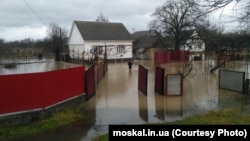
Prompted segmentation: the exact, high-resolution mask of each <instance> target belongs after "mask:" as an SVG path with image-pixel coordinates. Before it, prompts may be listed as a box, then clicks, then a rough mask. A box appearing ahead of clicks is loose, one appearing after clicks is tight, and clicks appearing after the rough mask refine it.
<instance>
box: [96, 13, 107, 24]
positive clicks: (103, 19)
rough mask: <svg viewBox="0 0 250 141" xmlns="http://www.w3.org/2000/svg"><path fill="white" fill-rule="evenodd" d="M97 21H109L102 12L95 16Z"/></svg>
mask: <svg viewBox="0 0 250 141" xmlns="http://www.w3.org/2000/svg"><path fill="white" fill-rule="evenodd" d="M96 21H97V22H109V20H108V18H106V17H105V16H104V15H103V14H102V12H101V13H100V15H99V16H98V17H97V18H96Z"/></svg>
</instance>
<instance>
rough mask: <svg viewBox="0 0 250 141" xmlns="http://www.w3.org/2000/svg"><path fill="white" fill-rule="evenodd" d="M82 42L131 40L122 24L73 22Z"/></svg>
mask: <svg viewBox="0 0 250 141" xmlns="http://www.w3.org/2000/svg"><path fill="white" fill-rule="evenodd" d="M74 23H75V24H76V26H77V27H78V29H79V31H80V33H81V35H82V37H83V39H84V40H132V38H131V34H130V33H129V32H128V30H127V29H126V28H125V26H124V25H123V24H122V23H111V22H90V21H74Z"/></svg>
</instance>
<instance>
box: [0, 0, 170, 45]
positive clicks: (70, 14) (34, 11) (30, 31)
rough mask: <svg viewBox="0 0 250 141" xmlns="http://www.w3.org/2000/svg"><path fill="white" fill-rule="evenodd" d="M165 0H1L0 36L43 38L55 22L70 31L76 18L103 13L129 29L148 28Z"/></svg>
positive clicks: (15, 38) (17, 38) (91, 16)
mask: <svg viewBox="0 0 250 141" xmlns="http://www.w3.org/2000/svg"><path fill="white" fill-rule="evenodd" d="M164 2H165V0H107V1H105V0H0V38H1V39H4V40H5V41H13V40H21V39H24V38H32V39H42V38H44V37H45V36H47V35H46V34H47V31H46V29H47V27H46V26H48V25H49V24H50V23H56V24H58V25H60V26H61V27H64V28H65V29H66V30H67V31H68V32H69V30H70V28H71V25H72V22H73V21H74V20H83V21H95V20H96V18H97V17H98V16H99V15H100V12H102V13H103V15H104V16H106V17H107V18H108V19H109V22H120V23H123V24H124V25H125V27H126V28H127V29H128V30H129V32H133V28H134V30H135V31H138V30H147V29H148V24H149V22H150V21H151V14H152V13H153V11H154V10H155V9H156V8H157V7H159V6H160V5H162V4H163V3H164Z"/></svg>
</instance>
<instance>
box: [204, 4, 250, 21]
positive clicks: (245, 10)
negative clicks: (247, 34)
mask: <svg viewBox="0 0 250 141" xmlns="http://www.w3.org/2000/svg"><path fill="white" fill-rule="evenodd" d="M202 3H203V4H201V5H202V7H206V8H208V10H207V11H208V12H213V11H216V10H222V14H223V9H224V8H225V7H226V6H227V5H229V4H234V9H232V10H233V11H234V14H235V17H236V18H235V20H238V21H239V23H241V24H242V25H244V26H249V21H250V1H249V0H204V1H203V2H202ZM222 14H221V15H222Z"/></svg>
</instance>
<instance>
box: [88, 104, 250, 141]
mask: <svg viewBox="0 0 250 141" xmlns="http://www.w3.org/2000/svg"><path fill="white" fill-rule="evenodd" d="M153 124H154V125H155V124H156V125H157V124H158V125H170V124H171V125H250V113H249V112H242V111H241V110H238V109H227V110H218V111H210V112H208V113H206V114H202V115H194V116H191V117H187V118H185V119H183V120H177V121H173V122H163V123H153ZM92 141H108V134H104V135H101V136H98V137H96V138H95V139H93V140H92Z"/></svg>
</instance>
